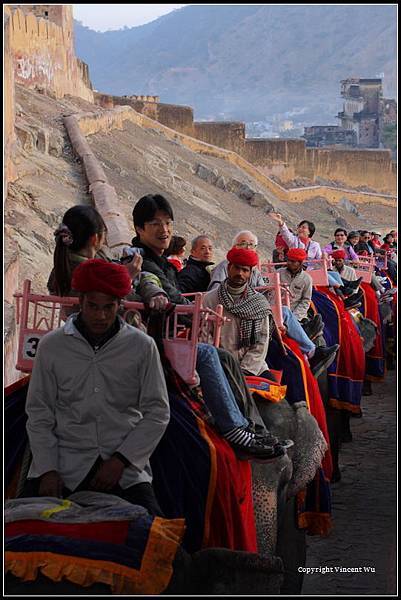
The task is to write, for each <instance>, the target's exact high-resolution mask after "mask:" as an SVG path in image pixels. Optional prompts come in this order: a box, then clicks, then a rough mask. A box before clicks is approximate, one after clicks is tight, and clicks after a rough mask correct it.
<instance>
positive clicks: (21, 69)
mask: <svg viewBox="0 0 401 600" xmlns="http://www.w3.org/2000/svg"><path fill="white" fill-rule="evenodd" d="M65 15H66V18H67V19H71V22H72V6H71V5H70V6H66V7H65ZM9 18H10V36H9V50H10V52H11V56H12V61H13V65H14V76H15V81H16V83H20V84H22V85H24V86H26V87H29V88H35V87H36V88H39V89H43V90H45V91H47V92H49V93H51V94H54V96H55V97H56V98H62V97H63V96H64V95H66V94H71V95H72V96H78V97H80V98H84V99H85V100H88V101H89V102H93V92H92V89H91V87H90V81H89V71H88V67H87V65H85V63H83V62H82V61H81V60H79V59H77V57H76V56H75V52H74V46H73V32H72V27H67V26H66V27H63V26H59V25H56V24H55V23H53V22H52V21H49V20H46V19H41V18H38V17H36V16H35V15H34V14H32V13H28V14H24V12H23V11H22V10H21V9H16V10H14V11H12V14H11V16H10V17H9ZM66 24H67V23H66Z"/></svg>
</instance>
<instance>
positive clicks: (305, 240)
mask: <svg viewBox="0 0 401 600" xmlns="http://www.w3.org/2000/svg"><path fill="white" fill-rule="evenodd" d="M269 215H270V217H271V218H272V219H273V221H276V223H278V225H279V228H280V231H279V233H280V236H281V237H282V238H283V240H284V241H285V243H286V244H287V245H288V248H302V249H303V250H305V251H306V254H307V258H309V259H312V260H313V259H317V258H322V249H321V247H320V244H319V243H318V242H315V241H314V240H312V237H313V234H314V233H315V231H316V228H315V225H314V224H313V223H312V222H311V221H306V220H303V221H301V222H300V223H299V225H298V226H297V233H296V234H295V233H292V232H291V231H290V230H289V228H288V227H287V225H286V223H285V222H284V219H283V217H282V216H281V215H280V214H279V213H274V212H271V213H269Z"/></svg>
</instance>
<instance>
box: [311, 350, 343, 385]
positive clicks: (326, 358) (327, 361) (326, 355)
mask: <svg viewBox="0 0 401 600" xmlns="http://www.w3.org/2000/svg"><path fill="white" fill-rule="evenodd" d="M339 347H340V345H339V344H334V346H328V347H327V346H326V347H325V346H318V347H317V348H316V350H315V354H314V355H313V356H312V358H310V359H309V366H310V368H311V371H312V373H313V375H314V376H315V377H316V378H318V377H319V375H320V374H321V373H322V372H323V371H324V370H325V369H327V367H329V366H330V365H331V363H332V362H333V360H334V359H335V357H336V354H337V352H338V349H339Z"/></svg>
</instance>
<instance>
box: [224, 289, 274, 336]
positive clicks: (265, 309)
mask: <svg viewBox="0 0 401 600" xmlns="http://www.w3.org/2000/svg"><path fill="white" fill-rule="evenodd" d="M217 295H218V299H219V303H220V304H222V305H223V307H224V308H225V309H226V311H227V312H230V313H231V314H233V315H234V316H235V317H238V318H239V319H240V320H241V326H240V339H239V343H238V348H249V347H250V346H253V345H254V344H256V343H257V342H258V341H259V339H260V334H261V330H262V321H263V319H264V318H265V317H266V316H267V315H268V314H269V312H270V307H269V303H268V301H267V300H266V298H265V297H264V296H262V294H259V293H258V292H255V290H253V289H252V288H251V287H249V285H248V286H246V288H245V291H244V293H243V297H242V298H241V299H240V300H238V301H236V302H235V301H234V299H233V298H232V296H231V295H230V294H229V292H228V289H227V279H226V280H225V281H223V282H222V283H221V284H220V286H219V288H218V291H217Z"/></svg>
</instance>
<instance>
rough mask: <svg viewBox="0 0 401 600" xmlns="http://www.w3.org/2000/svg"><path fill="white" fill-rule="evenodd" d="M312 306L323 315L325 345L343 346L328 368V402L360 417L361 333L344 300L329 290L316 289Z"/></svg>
mask: <svg viewBox="0 0 401 600" xmlns="http://www.w3.org/2000/svg"><path fill="white" fill-rule="evenodd" d="M312 304H313V306H314V307H315V309H316V310H317V312H318V313H320V314H321V316H322V319H323V323H324V331H323V336H324V339H325V341H326V344H327V345H328V346H332V345H333V344H340V349H339V351H338V353H337V356H336V359H335V360H334V362H333V363H332V364H331V365H330V366H329V368H328V369H327V375H328V389H329V403H330V404H331V405H332V406H333V407H334V408H339V409H343V410H347V411H349V412H352V413H354V414H360V412H361V409H360V404H361V397H362V384H363V379H364V376H365V352H364V349H363V343H362V339H361V337H360V335H359V332H358V330H357V328H356V326H355V324H354V322H353V320H352V317H351V315H350V314H349V313H348V312H347V311H346V310H345V308H344V304H343V302H342V300H341V299H340V298H339V297H338V296H336V295H335V294H333V293H332V292H330V291H328V289H323V288H319V290H316V289H314V290H313V292H312Z"/></svg>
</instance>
